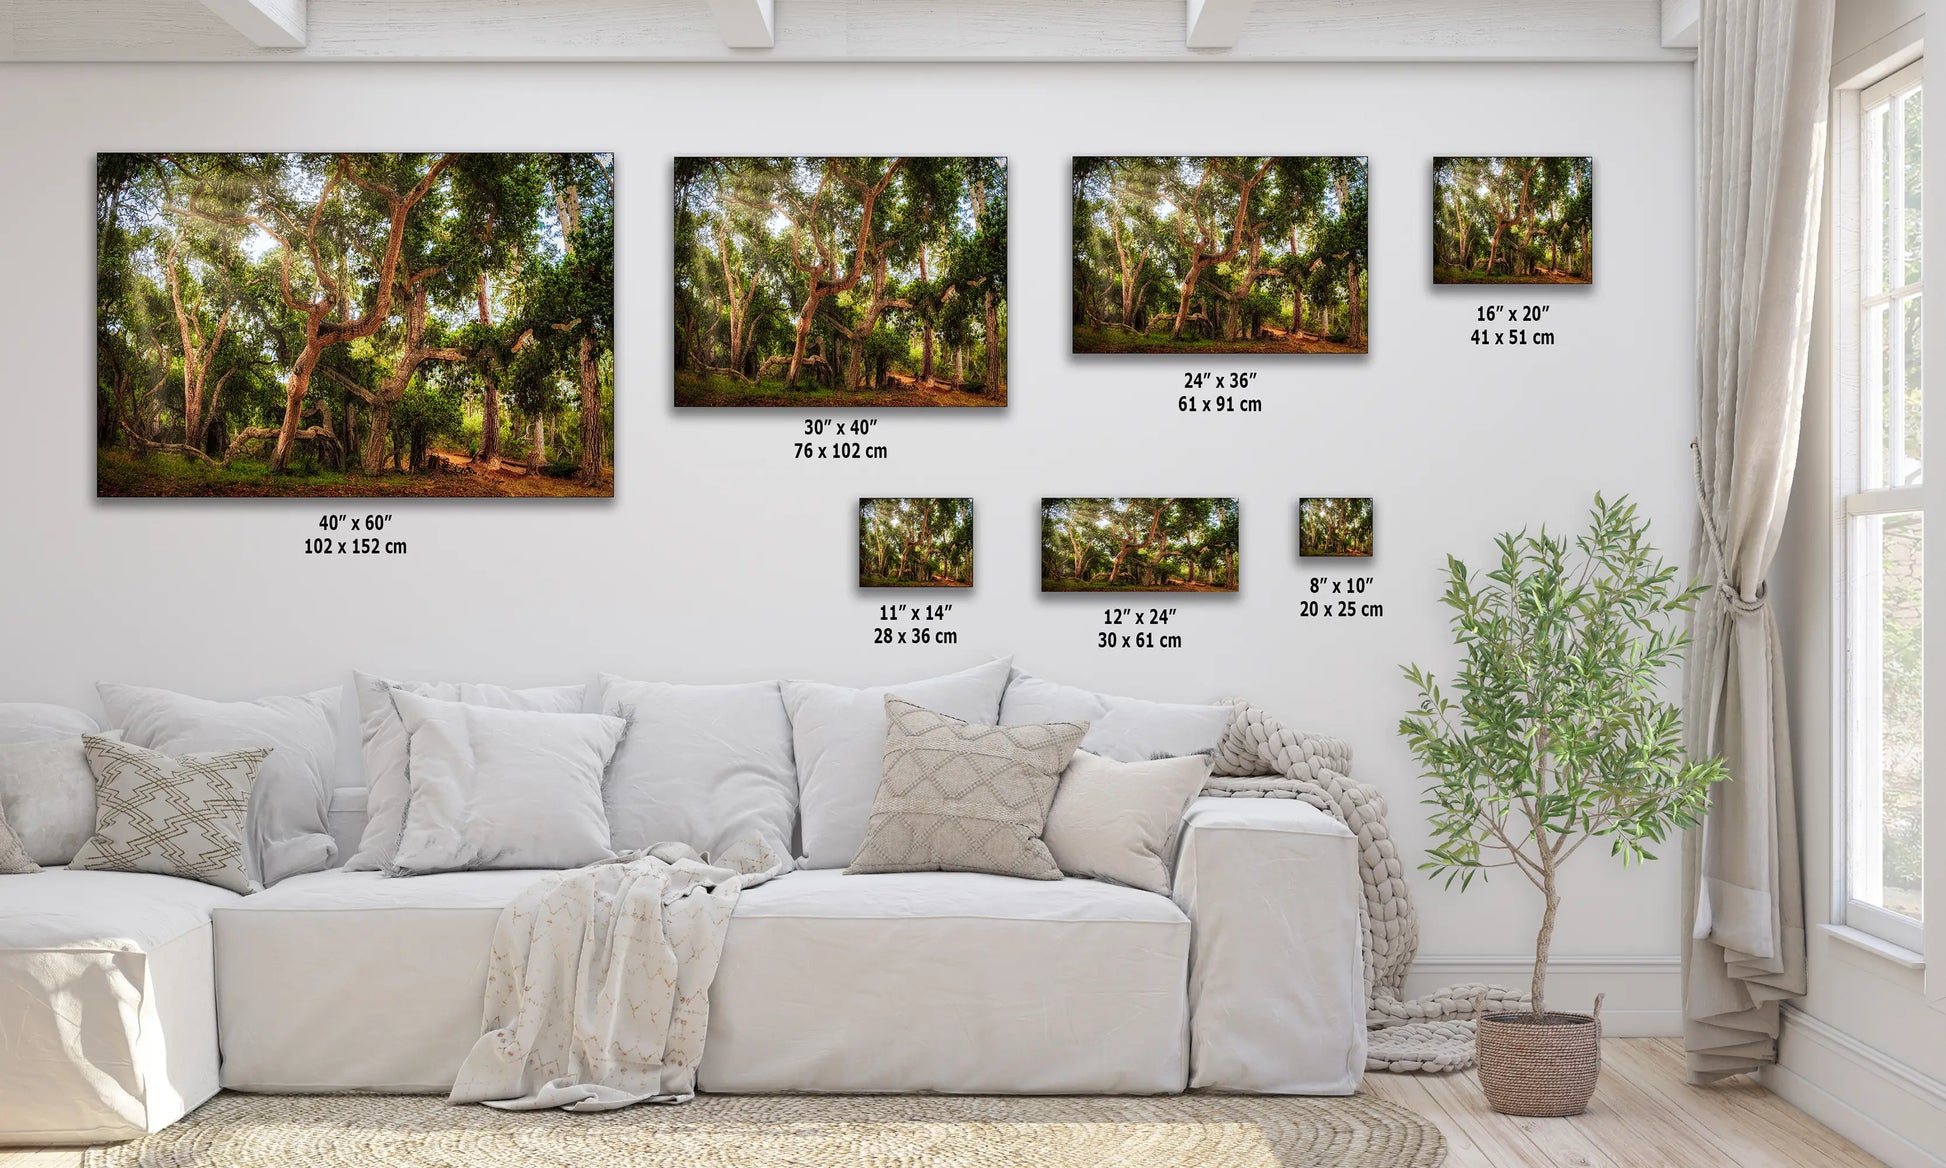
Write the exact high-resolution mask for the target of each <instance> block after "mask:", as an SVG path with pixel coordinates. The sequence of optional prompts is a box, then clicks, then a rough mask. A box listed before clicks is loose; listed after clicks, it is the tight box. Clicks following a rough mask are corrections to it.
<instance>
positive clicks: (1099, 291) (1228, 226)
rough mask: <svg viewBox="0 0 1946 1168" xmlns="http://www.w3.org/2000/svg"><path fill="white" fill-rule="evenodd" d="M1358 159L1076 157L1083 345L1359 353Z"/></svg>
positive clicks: (1362, 297) (1096, 349)
mask: <svg viewBox="0 0 1946 1168" xmlns="http://www.w3.org/2000/svg"><path fill="white" fill-rule="evenodd" d="M1368 194H1369V192H1368V190H1367V184H1366V165H1365V160H1364V159H1363V158H1296V157H1283V158H1277V157H1273V158H1262V157H1258V158H1201V157H1188V158H1185V157H1161V158H1147V157H1143V158H1135V157H1117V158H1076V159H1075V160H1074V322H1073V324H1074V351H1075V352H1076V353H1186V354H1193V353H1363V352H1365V351H1366V349H1367V345H1368V338H1367V321H1368V317H1369V315H1370V307H1369V306H1370V304H1371V274H1370V272H1369V271H1368V265H1367V262H1366V257H1367V254H1368V243H1369V241H1368V239H1367V231H1366V214H1367V211H1366V208H1367V202H1368Z"/></svg>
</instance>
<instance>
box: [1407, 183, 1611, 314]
mask: <svg viewBox="0 0 1946 1168" xmlns="http://www.w3.org/2000/svg"><path fill="white" fill-rule="evenodd" d="M1594 223H1595V181H1594V160H1593V159H1590V158H1560V157H1550V158H1440V159H1437V160H1435V161H1434V163H1433V276H1434V280H1435V282H1437V283H1445V284H1462V283H1518V284H1585V283H1588V282H1589V281H1591V280H1592V279H1593V278H1594Z"/></svg>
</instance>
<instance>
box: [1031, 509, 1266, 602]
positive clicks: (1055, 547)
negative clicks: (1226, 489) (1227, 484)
mask: <svg viewBox="0 0 1946 1168" xmlns="http://www.w3.org/2000/svg"><path fill="white" fill-rule="evenodd" d="M1240 536H1241V527H1240V526H1239V523H1238V513H1237V501H1236V500H1235V499H1042V500H1041V591H1042V592H1235V591H1237V586H1238V582H1239V579H1240V571H1241V567H1240V565H1239V563H1238V554H1237V553H1238V544H1239V541H1240Z"/></svg>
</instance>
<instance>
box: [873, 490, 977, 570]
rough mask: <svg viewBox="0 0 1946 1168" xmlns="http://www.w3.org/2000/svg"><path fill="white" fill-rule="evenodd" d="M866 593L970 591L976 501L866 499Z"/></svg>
mask: <svg viewBox="0 0 1946 1168" xmlns="http://www.w3.org/2000/svg"><path fill="white" fill-rule="evenodd" d="M858 583H859V586H860V587H863V588H970V587H972V585H973V500H971V499H860V500H859V501H858Z"/></svg>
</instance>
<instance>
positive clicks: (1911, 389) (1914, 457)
mask: <svg viewBox="0 0 1946 1168" xmlns="http://www.w3.org/2000/svg"><path fill="white" fill-rule="evenodd" d="M1901 311H1902V312H1903V314H1904V317H1905V322H1904V329H1905V338H1904V340H1905V343H1904V345H1903V346H1902V348H1903V349H1904V358H1905V360H1904V365H1905V369H1904V372H1903V376H1902V377H1901V378H1900V380H1901V381H1902V382H1904V384H1903V385H1902V386H1901V387H1900V395H1901V404H1902V405H1903V407H1904V408H1903V409H1901V410H1900V412H1899V428H1900V429H1901V430H1903V431H1904V432H1905V438H1904V441H1903V442H1902V443H1901V450H1902V451H1903V452H1904V457H1903V460H1902V461H1903V465H1901V466H1900V468H1899V478H1898V481H1899V482H1901V483H1904V484H1906V485H1907V486H1912V485H1915V484H1917V483H1918V482H1919V481H1920V479H1921V475H1920V470H1921V467H1920V458H1919V455H1920V452H1921V447H1920V439H1921V436H1922V433H1923V429H1924V428H1923V427H1921V426H1920V424H1919V421H1920V404H1921V403H1922V402H1923V401H1924V396H1923V393H1922V386H1921V384H1920V380H1919V366H1920V364H1921V358H1922V357H1923V356H1924V355H1925V349H1924V347H1923V342H1922V340H1921V336H1920V325H1921V323H1922V322H1921V320H1920V315H1921V314H1920V308H1919V297H1918V296H1917V295H1913V296H1909V297H1907V298H1906V299H1905V302H1904V304H1903V307H1902V310H1901Z"/></svg>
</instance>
